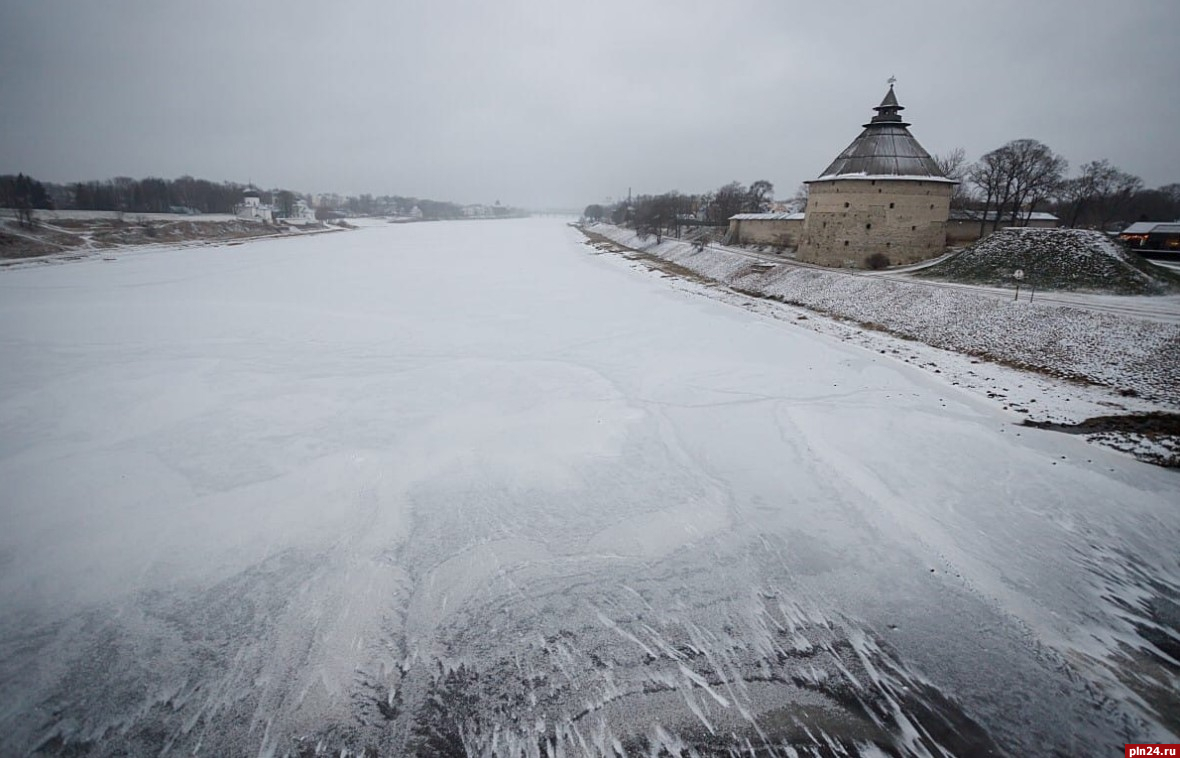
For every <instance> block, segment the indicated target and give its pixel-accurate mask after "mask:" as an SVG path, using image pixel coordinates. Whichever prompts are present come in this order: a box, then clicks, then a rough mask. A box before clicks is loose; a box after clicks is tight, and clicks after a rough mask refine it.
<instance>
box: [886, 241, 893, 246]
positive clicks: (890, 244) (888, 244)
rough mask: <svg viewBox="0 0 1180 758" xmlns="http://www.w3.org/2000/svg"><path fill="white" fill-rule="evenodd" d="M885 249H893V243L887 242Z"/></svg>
mask: <svg viewBox="0 0 1180 758" xmlns="http://www.w3.org/2000/svg"><path fill="white" fill-rule="evenodd" d="M885 247H893V243H892V242H886V243H885Z"/></svg>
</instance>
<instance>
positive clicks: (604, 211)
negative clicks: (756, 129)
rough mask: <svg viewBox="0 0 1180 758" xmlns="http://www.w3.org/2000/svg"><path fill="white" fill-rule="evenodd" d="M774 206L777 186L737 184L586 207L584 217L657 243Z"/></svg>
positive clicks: (723, 224)
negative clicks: (628, 229) (626, 228)
mask: <svg viewBox="0 0 1180 758" xmlns="http://www.w3.org/2000/svg"><path fill="white" fill-rule="evenodd" d="M773 202H774V185H773V184H772V183H770V182H768V181H767V180H765V179H759V180H757V181H755V182H753V183H752V184H750V186H749V187H747V186H746V185H744V184H742V183H741V182H737V181H733V182H730V183H729V184H726V185H724V186H722V187H720V188H718V189H716V190H714V191H712V192H705V193H702V194H699V195H685V194H681V193H680V192H677V191H672V192H665V193H663V194H662V195H639V196H638V197H636V198H634V199H633V200H623V201H620V202H618V203H614V204H611V205H606V206H604V205H599V204H597V203H595V204H592V205H588V206H586V209H585V211H583V213H582V215H583V216H585V217H586V218H587V219H589V220H591V221H601V220H603V219H608V220H610V221H611V222H612V223H614V224H618V225H626V226H633V227H634V228H635V230H636V231H637V232H639V233H640V234H641V235H643V236H648V235H652V236H654V237H655V238H656V241H657V242H658V241H660V240H662V239H663V236H664V234H665V233H670V234H674V235H675V236H680V229H681V228H682V227H683V226H686V225H693V226H725V225H726V224H728V223H729V218H730V216H733V215H735V214H737V213H762V212H765V211H767V210H769V209H770V207H771V204H772V203H773Z"/></svg>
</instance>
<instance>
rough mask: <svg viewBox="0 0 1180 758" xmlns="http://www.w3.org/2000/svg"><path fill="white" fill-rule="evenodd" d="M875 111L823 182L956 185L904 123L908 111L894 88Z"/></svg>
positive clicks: (823, 177)
mask: <svg viewBox="0 0 1180 758" xmlns="http://www.w3.org/2000/svg"><path fill="white" fill-rule="evenodd" d="M873 110H875V111H877V115H876V116H873V118H872V119H871V120H870V121H869V123H867V124H865V125H864V131H863V132H861V133H860V136H859V137H857V138H856V139H855V140H853V142H852V144H851V145H849V146H848V147H847V148H845V149H844V152H842V153H840V155H838V156H837V157H836V160H834V161H832V165H830V166H828V167H827V169H825V170H824V172H823V174H821V175H820V177H819V178H820V179H845V178H847V179H858V178H884V179H892V178H896V179H918V180H928V181H944V182H949V181H952V180H950V179H947V178H946V174H944V173H942V170H941V169H940V168H939V167H938V164H937V163H936V162H935V161H934V159H933V158H931V157H930V153H928V152H926V151H925V150H924V149H923V148H922V146H921V145H919V144H918V140H916V139H914V135H912V134H910V130H909V128H908V127H909V124H908V123H906V122H905V121H903V120H902V118H901V111H903V110H905V108H904V107H903V106H902V105H901V104H899V103H898V102H897V95H895V94H893V85H892V84H890V85H889V91H888V92H886V93H885V98H884V99H883V100H882V101H881V104H880V105H878V106H877V107H876V108H874V109H873Z"/></svg>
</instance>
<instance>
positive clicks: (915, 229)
mask: <svg viewBox="0 0 1180 758" xmlns="http://www.w3.org/2000/svg"><path fill="white" fill-rule="evenodd" d="M910 231H911V232H916V231H918V227H916V226H911V227H910Z"/></svg>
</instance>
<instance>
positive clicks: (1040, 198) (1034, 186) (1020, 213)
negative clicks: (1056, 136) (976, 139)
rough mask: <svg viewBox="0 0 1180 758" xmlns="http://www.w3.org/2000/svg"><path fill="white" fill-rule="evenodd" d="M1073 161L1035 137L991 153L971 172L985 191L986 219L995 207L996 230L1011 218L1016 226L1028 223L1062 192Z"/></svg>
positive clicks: (980, 187) (971, 178)
mask: <svg viewBox="0 0 1180 758" xmlns="http://www.w3.org/2000/svg"><path fill="white" fill-rule="evenodd" d="M1068 165H1069V163H1068V162H1067V161H1066V160H1065V159H1064V158H1062V157H1061V156H1060V155H1057V154H1056V153H1054V152H1053V151H1052V150H1050V149H1049V147H1048V146H1047V145H1045V144H1044V143H1042V142H1038V141H1037V140H1034V139H1018V140H1013V141H1012V142H1009V143H1008V144H1006V145H1004V146H1003V147H999V148H996V149H995V150H992V151H991V152H990V153H987V154H986V155H984V156H983V157H982V158H980V160H979V162H978V163H976V164H975V165H973V166H972V167H971V168H970V169H969V171H968V177H969V178H970V180H971V182H972V183H973V184H974V185H975V186H977V187H979V189H980V190H981V191H982V192H983V194H984V198H985V199H984V220H983V221H981V222H980V234H983V233H984V222H985V221H986V216H987V214H988V211H990V210H991V209H992V208H993V207H994V208H995V223H994V224H993V227H992V228H993V229H994V228H995V227H996V226H997V225H999V224H1000V223H1001V222H1002V221H1003V220H1004V218H1005V216H1006V217H1007V219H1008V221H1009V223H1011V224H1012V225H1013V226H1016V225H1018V224H1019V225H1026V224H1027V223H1028V219H1029V216H1030V214H1031V213H1032V211H1033V209H1034V208H1036V206H1037V205H1038V204H1040V203H1043V202H1044V201H1045V200H1047V199H1049V198H1050V197H1053V196H1054V195H1056V194H1058V192H1059V190H1060V188H1061V186H1062V183H1063V181H1064V176H1065V170H1066V168H1067V167H1068Z"/></svg>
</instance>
